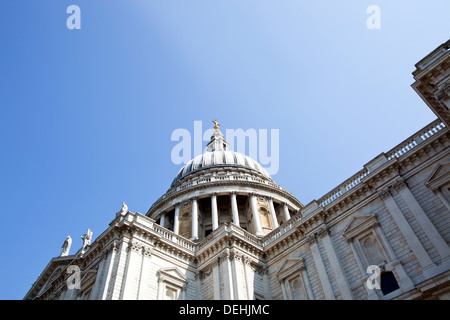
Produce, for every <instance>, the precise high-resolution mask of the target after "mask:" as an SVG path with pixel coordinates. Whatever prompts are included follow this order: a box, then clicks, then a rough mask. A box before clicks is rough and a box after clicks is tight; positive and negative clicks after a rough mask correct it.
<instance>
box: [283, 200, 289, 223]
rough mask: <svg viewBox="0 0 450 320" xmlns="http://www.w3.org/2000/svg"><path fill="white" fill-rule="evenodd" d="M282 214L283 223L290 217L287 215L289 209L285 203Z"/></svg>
mask: <svg viewBox="0 0 450 320" xmlns="http://www.w3.org/2000/svg"><path fill="white" fill-rule="evenodd" d="M283 214H284V220H285V222H286V221H288V220H289V219H291V216H290V215H289V208H288V205H287V203H286V202H283Z"/></svg>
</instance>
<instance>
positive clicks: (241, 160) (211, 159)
mask: <svg viewBox="0 0 450 320" xmlns="http://www.w3.org/2000/svg"><path fill="white" fill-rule="evenodd" d="M213 167H216V168H217V167H235V168H243V169H247V170H251V171H256V172H258V173H260V174H262V175H263V176H265V177H267V178H269V179H270V175H269V174H268V173H267V171H266V170H265V169H264V168H263V167H262V166H261V165H260V164H259V163H258V162H257V161H255V160H253V159H252V158H250V157H248V156H246V155H244V154H242V153H239V152H234V151H230V150H215V151H207V152H205V153H203V154H201V155H198V156H196V157H195V158H194V159H192V160H190V161H189V162H188V163H187V164H186V165H185V166H184V167H183V168H181V169H180V171H179V172H178V174H177V176H176V177H175V179H174V180H173V182H172V185H171V186H173V185H175V184H176V183H177V182H178V181H180V180H183V179H184V178H185V177H186V176H188V175H189V174H191V173H196V172H198V171H200V170H203V169H210V168H213Z"/></svg>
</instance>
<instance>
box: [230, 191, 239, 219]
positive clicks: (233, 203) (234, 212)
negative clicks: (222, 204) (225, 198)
mask: <svg viewBox="0 0 450 320" xmlns="http://www.w3.org/2000/svg"><path fill="white" fill-rule="evenodd" d="M230 197H231V213H232V216H233V223H234V224H235V225H237V226H238V227H240V223H239V210H238V206H237V200H236V192H234V191H233V192H230Z"/></svg>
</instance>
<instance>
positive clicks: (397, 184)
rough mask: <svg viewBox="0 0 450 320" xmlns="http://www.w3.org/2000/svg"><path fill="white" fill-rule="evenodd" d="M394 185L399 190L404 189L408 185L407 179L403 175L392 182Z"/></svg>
mask: <svg viewBox="0 0 450 320" xmlns="http://www.w3.org/2000/svg"><path fill="white" fill-rule="evenodd" d="M392 186H393V187H394V189H395V190H397V191H400V190H403V189H404V188H407V187H408V186H407V185H406V183H405V180H404V179H403V178H402V177H400V178H398V179H396V180H395V182H394V183H393V184H392Z"/></svg>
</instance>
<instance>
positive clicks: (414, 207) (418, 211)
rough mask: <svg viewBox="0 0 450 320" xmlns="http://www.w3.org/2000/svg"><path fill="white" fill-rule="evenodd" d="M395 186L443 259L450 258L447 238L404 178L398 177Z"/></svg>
mask: <svg viewBox="0 0 450 320" xmlns="http://www.w3.org/2000/svg"><path fill="white" fill-rule="evenodd" d="M394 188H395V189H396V190H397V191H398V193H399V194H400V196H401V197H402V198H403V200H404V201H405V203H406V205H407V206H408V208H409V210H410V211H411V212H412V214H413V215H414V218H416V220H417V222H419V225H420V227H421V228H422V230H423V231H424V232H425V234H426V235H427V237H428V239H430V241H431V243H432V244H433V246H434V247H435V248H436V251H437V252H438V253H439V255H440V256H441V259H442V260H445V259H446V258H447V259H448V258H450V248H449V247H448V245H447V243H446V242H445V240H444V239H443V238H442V237H441V235H440V234H439V232H438V231H437V230H436V228H435V227H434V225H433V223H432V222H431V221H430V219H429V218H428V216H427V214H426V213H425V211H423V209H422V207H421V206H420V205H419V203H418V202H417V200H416V198H415V197H414V195H413V194H412V193H411V190H409V188H408V186H407V185H406V183H405V182H404V180H403V179H402V178H400V179H397V181H396V182H395V184H394Z"/></svg>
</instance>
